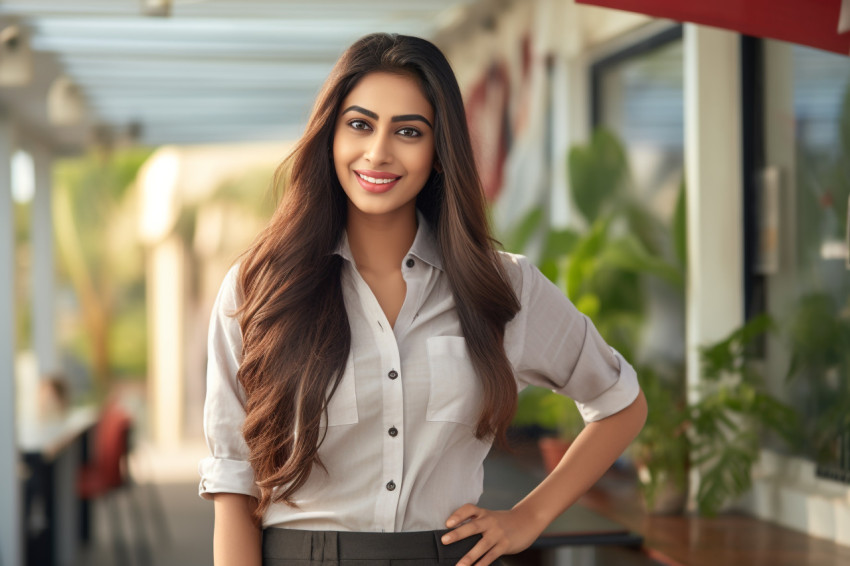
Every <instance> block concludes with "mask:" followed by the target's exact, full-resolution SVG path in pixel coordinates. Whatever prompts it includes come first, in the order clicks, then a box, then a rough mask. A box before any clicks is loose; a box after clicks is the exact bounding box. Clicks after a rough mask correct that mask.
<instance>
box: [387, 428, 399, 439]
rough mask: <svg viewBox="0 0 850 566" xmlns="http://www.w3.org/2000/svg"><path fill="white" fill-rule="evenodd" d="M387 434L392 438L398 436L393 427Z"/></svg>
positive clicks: (396, 430)
mask: <svg viewBox="0 0 850 566" xmlns="http://www.w3.org/2000/svg"><path fill="white" fill-rule="evenodd" d="M387 432H388V433H390V436H392V437H396V436H398V429H397V428H396V427H394V426H393V427H390V430H388V431H387Z"/></svg>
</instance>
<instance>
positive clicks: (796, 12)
mask: <svg viewBox="0 0 850 566" xmlns="http://www.w3.org/2000/svg"><path fill="white" fill-rule="evenodd" d="M576 2H578V3H579V4H593V5H595V6H603V7H606V8H616V9H619V10H626V11H629V12H639V13H642V14H648V15H650V16H654V17H657V18H669V19H672V20H678V21H681V22H692V23H696V24H703V25H707V26H714V27H719V28H724V29H729V30H733V31H737V32H740V33H743V34H746V35H754V36H757V37H770V38H773V39H781V40H783V41H790V42H793V43H799V44H802V45H809V46H812V47H817V48H819V49H825V50H827V51H835V52H836V53H841V54H843V55H850V0H701V1H687V0H576ZM842 8H843V9H842Z"/></svg>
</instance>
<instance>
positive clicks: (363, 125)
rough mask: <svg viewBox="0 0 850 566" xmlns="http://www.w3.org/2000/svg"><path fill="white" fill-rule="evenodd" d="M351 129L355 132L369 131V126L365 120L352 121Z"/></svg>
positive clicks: (350, 123)
mask: <svg viewBox="0 0 850 566" xmlns="http://www.w3.org/2000/svg"><path fill="white" fill-rule="evenodd" d="M348 125H349V127H351V128H353V129H355V130H368V129H369V124H368V123H367V122H365V121H364V120H352V121H350V122H349V123H348Z"/></svg>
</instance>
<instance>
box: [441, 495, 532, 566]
mask: <svg viewBox="0 0 850 566" xmlns="http://www.w3.org/2000/svg"><path fill="white" fill-rule="evenodd" d="M446 526H447V527H448V528H450V529H454V530H452V531H449V532H448V533H446V534H445V535H443V537H442V539H441V540H442V542H443V544H451V543H453V542H457V541H459V540H463V539H465V538H467V537H470V536H472V535H477V534H480V535H481V540H479V541H478V543H476V545H475V546H473V547H472V549H471V550H470V551H469V552H467V553H466V555H465V556H464V557H463V558H461V559H460V560H459V561H458V563H457V564H458V566H472V565H473V564H475V565H481V566H486V565H487V564H490V563H491V562H493V561H494V560H496V559H497V558H499V557H500V556H502V555H503V554H516V553H517V552H520V551H522V550H525V549H526V548H528V547H529V546H531V543H533V542H534V541H535V540H536V539H537V537H538V536H539V535H540V533H541V532H542V528H538V526H537V524H536V521H533V520H531V518H530V517H527V516H525V515H523V514H522V513H520V512H519V511H518V510H516V509H512V510H510V511H490V510H488V509H483V508H481V507H478V506H476V505H472V504H471V503H470V504H466V505H464V506H463V507H461V508H460V509H458V510H457V511H455V512H454V513H452V514H451V516H450V517H449V518H448V519H447V520H446Z"/></svg>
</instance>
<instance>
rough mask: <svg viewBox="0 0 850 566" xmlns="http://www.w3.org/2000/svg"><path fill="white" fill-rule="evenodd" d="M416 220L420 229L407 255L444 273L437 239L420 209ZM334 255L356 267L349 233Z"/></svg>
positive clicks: (341, 241) (343, 236) (343, 238)
mask: <svg viewBox="0 0 850 566" xmlns="http://www.w3.org/2000/svg"><path fill="white" fill-rule="evenodd" d="M416 218H417V220H418V222H419V227H418V228H417V229H416V237H415V238H414V239H413V245H412V246H410V250H409V251H408V252H407V253H408V254H409V255H412V256H415V257H418V258H419V259H421V260H422V261H424V262H425V263H427V264H429V265H431V266H433V267H436V268H437V269H439V270H440V271H442V270H443V260H442V258H441V257H440V252H439V251H438V249H437V239H436V237H435V236H434V232H433V231H432V230H431V225H430V224H428V221H427V220H425V216H424V215H423V214H422V213H421V212H419V210H418V209H417V211H416ZM334 253H335V254H336V255H339V256H342V258H343V259H346V260H348V261H349V262H350V263H351V264H352V265H354V257H353V256H352V255H351V247H350V246H349V245H348V232H343V233H342V238H341V239H340V242H339V245H338V246H337V248H336V250H335V251H334Z"/></svg>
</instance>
